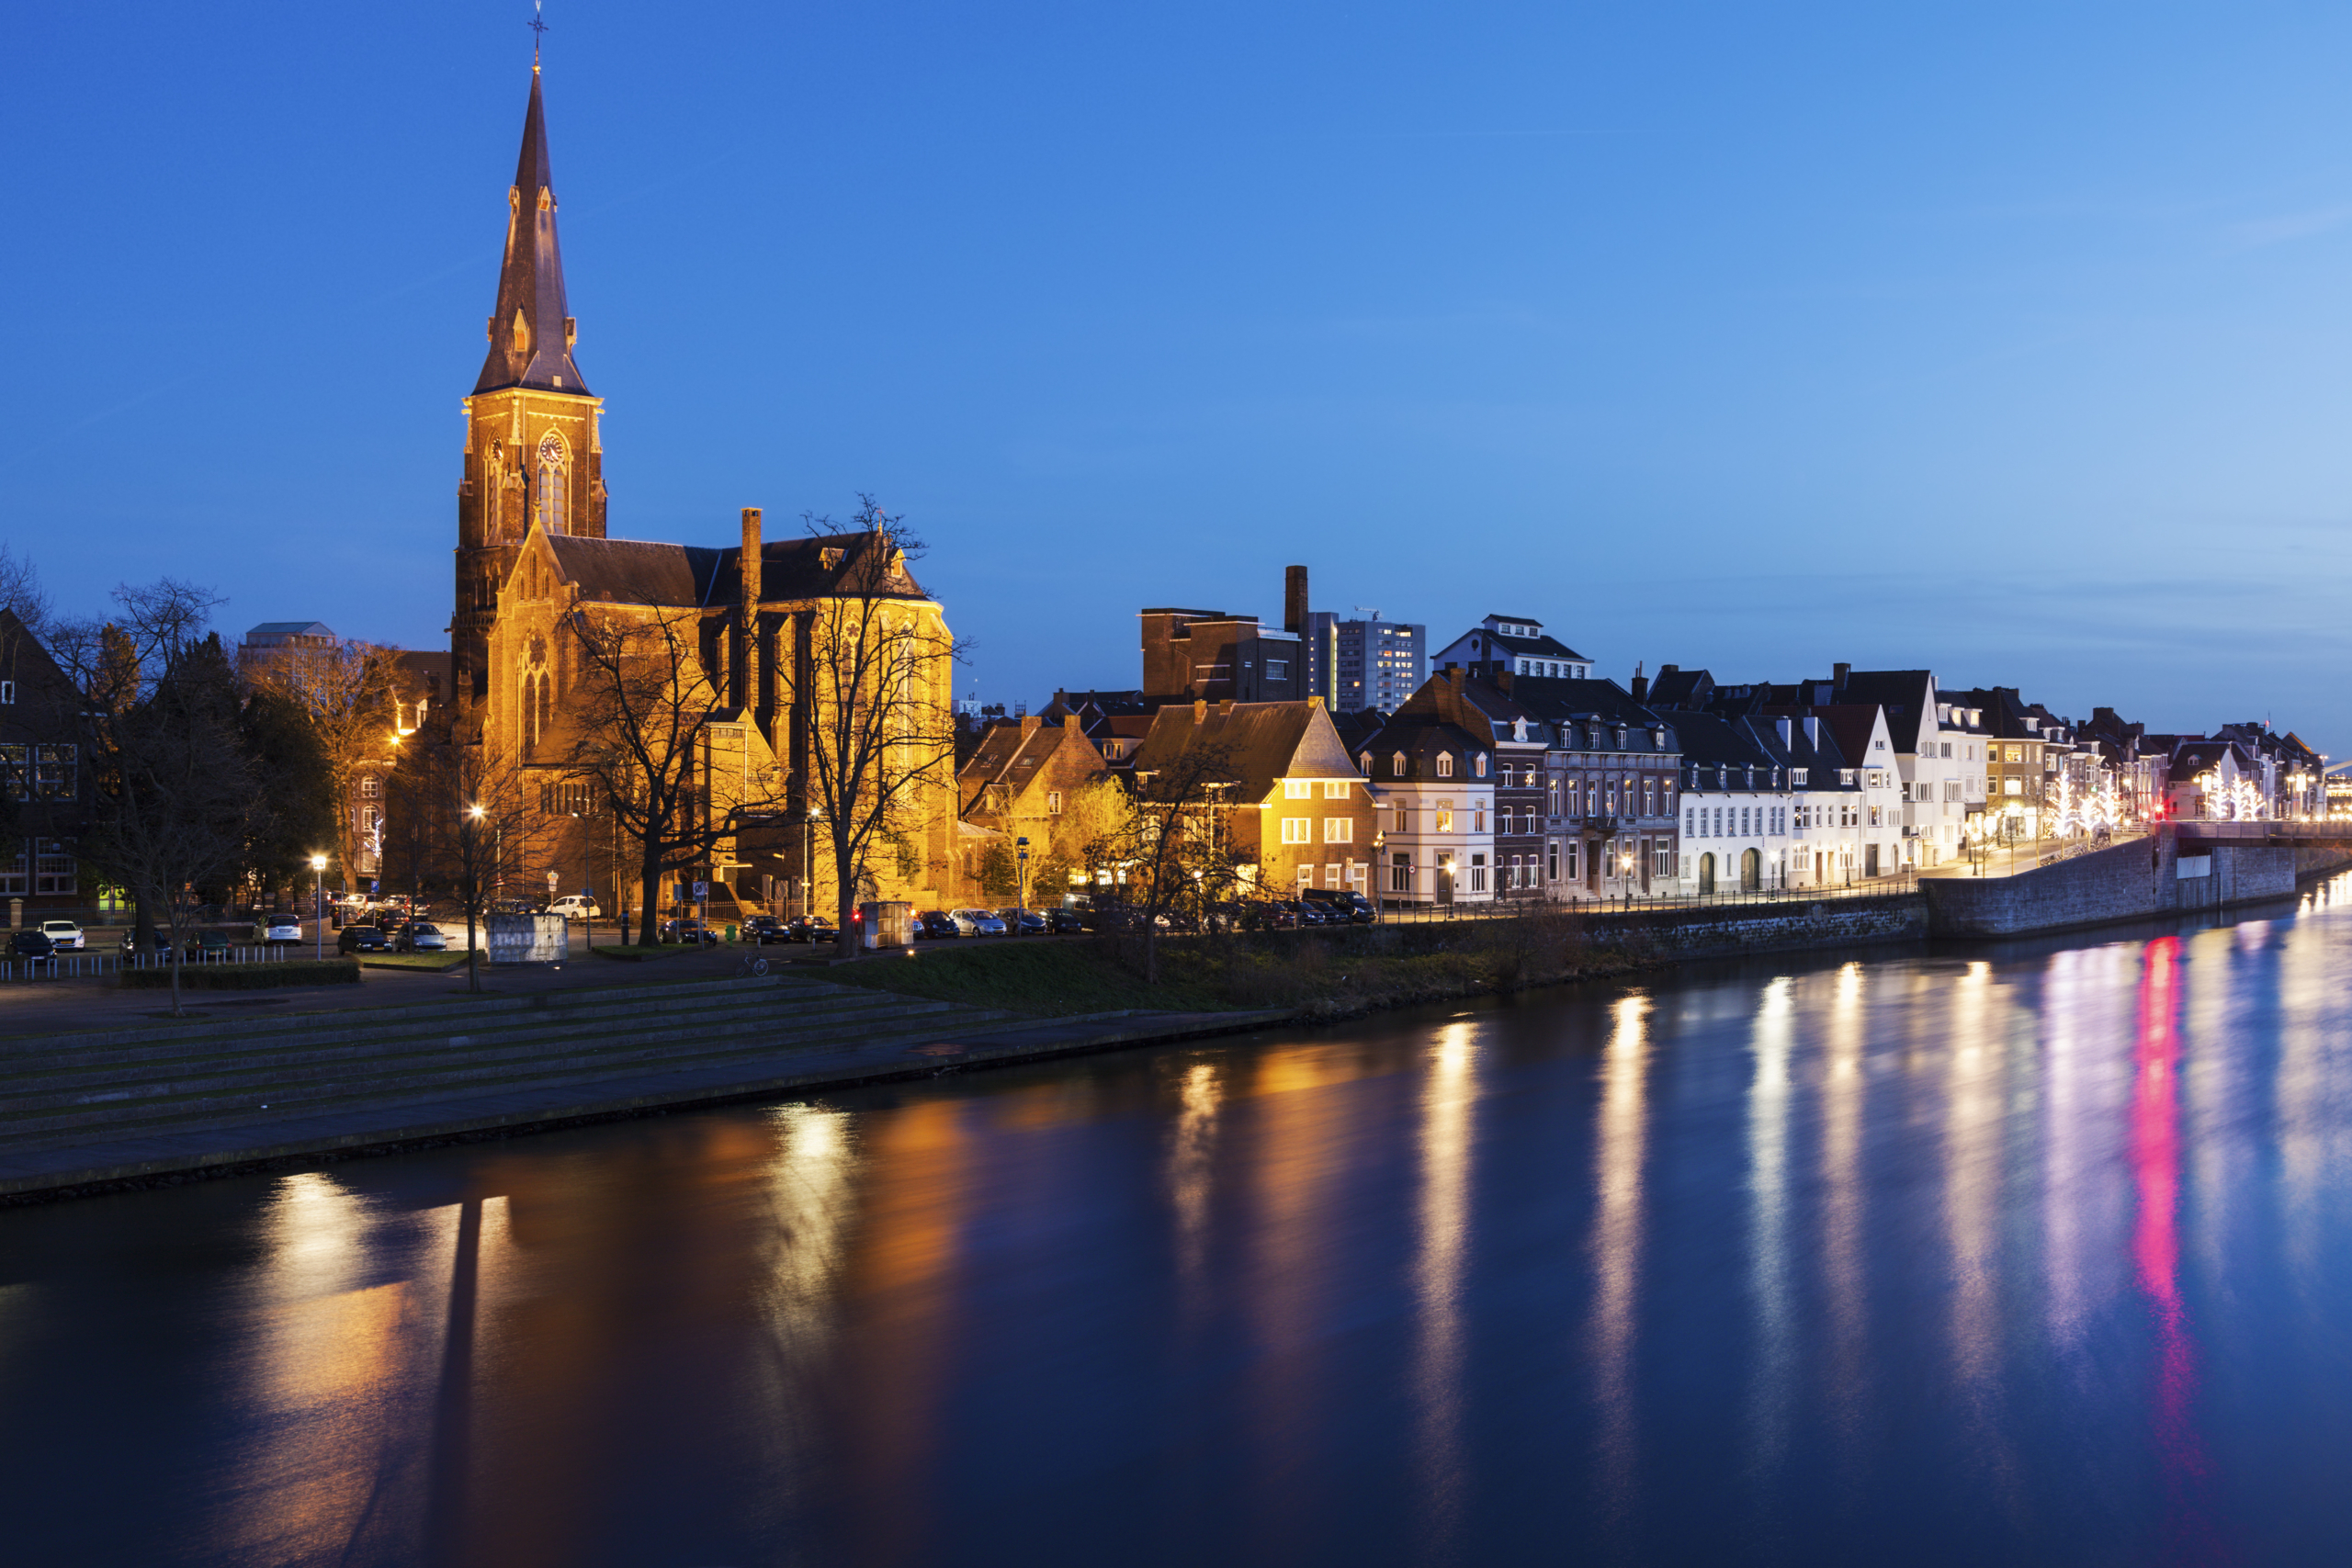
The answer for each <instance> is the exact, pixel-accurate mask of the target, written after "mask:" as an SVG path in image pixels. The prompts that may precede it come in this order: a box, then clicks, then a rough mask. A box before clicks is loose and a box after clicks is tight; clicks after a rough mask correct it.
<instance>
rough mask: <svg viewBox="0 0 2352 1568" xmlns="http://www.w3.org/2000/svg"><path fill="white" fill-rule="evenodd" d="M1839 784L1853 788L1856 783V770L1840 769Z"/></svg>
mask: <svg viewBox="0 0 2352 1568" xmlns="http://www.w3.org/2000/svg"><path fill="white" fill-rule="evenodd" d="M1853 782H1854V770H1853V769H1851V768H1840V769H1838V783H1839V784H1845V785H1848V786H1849V787H1851V785H1852V784H1853Z"/></svg>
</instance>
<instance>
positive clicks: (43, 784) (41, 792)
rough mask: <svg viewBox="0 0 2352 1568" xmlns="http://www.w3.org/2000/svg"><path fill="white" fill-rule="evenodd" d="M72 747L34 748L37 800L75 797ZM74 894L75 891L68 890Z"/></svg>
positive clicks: (35, 792) (74, 752) (35, 795)
mask: <svg viewBox="0 0 2352 1568" xmlns="http://www.w3.org/2000/svg"><path fill="white" fill-rule="evenodd" d="M79 755H80V752H79V751H78V750H76V749H75V748H74V747H72V746H36V747H34V748H33V796H34V798H35V799H37V800H71V799H73V798H74V793H75V791H74V784H75V782H76V781H75V777H74V775H75V773H76V772H77V769H76V767H75V759H76V758H77V757H78V756H79ZM66 891H67V892H69V893H70V892H72V891H73V889H71V888H68V889H66Z"/></svg>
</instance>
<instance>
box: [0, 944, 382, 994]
mask: <svg viewBox="0 0 2352 1568" xmlns="http://www.w3.org/2000/svg"><path fill="white" fill-rule="evenodd" d="M309 956H311V950H310V948H309V947H307V946H304V947H294V946H291V945H289V944H288V943H286V942H278V943H276V944H274V945H267V946H263V945H249V944H237V945H232V946H229V947H224V948H215V949H213V950H212V951H211V952H209V953H186V954H183V955H182V956H181V958H180V963H181V964H182V965H183V966H184V967H186V968H189V969H202V968H207V967H209V966H212V965H215V964H282V963H285V962H287V961H288V960H289V959H296V958H307V957H309ZM336 956H337V957H341V956H342V954H340V953H338V954H336ZM171 962H172V955H171V954H170V953H132V954H130V956H129V957H125V956H123V955H122V954H121V953H94V952H75V951H71V950H69V951H67V952H64V953H51V954H49V955H48V956H46V957H42V958H29V957H17V956H13V955H11V956H7V957H0V984H6V983H8V982H10V981H18V980H96V979H103V978H105V977H106V976H108V975H119V974H121V973H122V972H123V971H124V970H125V969H162V968H164V967H166V966H167V965H169V964H170V963H171Z"/></svg>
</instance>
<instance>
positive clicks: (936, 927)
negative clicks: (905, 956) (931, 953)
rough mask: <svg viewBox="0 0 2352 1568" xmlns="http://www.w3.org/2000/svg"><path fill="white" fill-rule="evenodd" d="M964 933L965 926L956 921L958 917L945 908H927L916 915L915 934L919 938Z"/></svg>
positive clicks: (960, 934)
mask: <svg viewBox="0 0 2352 1568" xmlns="http://www.w3.org/2000/svg"><path fill="white" fill-rule="evenodd" d="M963 934H964V931H963V928H962V927H960V926H958V925H957V924H956V917H955V916H953V915H951V914H949V913H948V912H947V911H946V910H944V909H925V910H924V911H923V912H922V914H920V915H917V916H916V917H915V935H916V936H917V937H918V938H920V937H950V936H962V935H963Z"/></svg>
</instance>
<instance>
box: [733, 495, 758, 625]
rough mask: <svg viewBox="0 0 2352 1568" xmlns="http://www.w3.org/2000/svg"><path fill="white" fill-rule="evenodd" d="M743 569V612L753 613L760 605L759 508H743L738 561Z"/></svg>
mask: <svg viewBox="0 0 2352 1568" xmlns="http://www.w3.org/2000/svg"><path fill="white" fill-rule="evenodd" d="M737 564H739V565H740V566H741V568H742V570H743V612H744V614H745V615H752V614H755V613H756V612H757V611H758V609H759V605H760V509H759V508H758V507H756V506H747V507H745V508H743V555H742V558H741V561H740V562H738V563H737Z"/></svg>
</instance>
